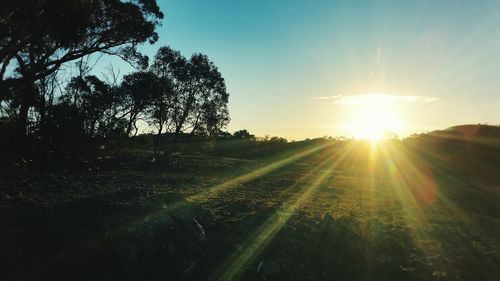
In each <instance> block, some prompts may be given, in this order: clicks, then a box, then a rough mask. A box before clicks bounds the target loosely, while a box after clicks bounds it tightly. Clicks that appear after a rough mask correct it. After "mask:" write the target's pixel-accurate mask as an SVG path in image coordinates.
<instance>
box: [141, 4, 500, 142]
mask: <svg viewBox="0 0 500 281" xmlns="http://www.w3.org/2000/svg"><path fill="white" fill-rule="evenodd" d="M158 3H159V4H160V7H161V9H162V11H163V12H164V13H165V19H164V21H163V24H162V26H161V27H160V28H159V29H158V33H159V35H160V39H159V41H158V42H157V43H156V44H155V45H153V46H144V47H142V48H141V49H142V50H143V51H144V52H146V53H147V54H149V55H150V56H153V55H154V53H155V52H156V50H157V49H158V47H160V46H164V45H169V46H171V47H172V48H174V49H177V50H180V51H181V52H182V54H183V55H184V56H186V57H189V56H190V55H191V54H192V53H195V52H201V53H204V54H207V55H208V56H209V58H210V59H211V60H212V61H214V62H215V64H216V65H217V66H218V68H219V70H220V72H221V73H222V75H223V77H224V78H225V80H226V85H227V88H228V91H229V93H230V101H229V111H230V116H231V122H230V124H229V126H228V131H230V132H233V131H235V130H238V129H248V130H249V131H250V132H252V133H254V134H256V135H258V136H264V135H271V136H283V137H286V138H288V139H295V140H299V139H304V138H308V137H309V138H313V137H320V136H346V137H352V136H354V135H355V134H356V131H355V130H354V129H353V128H354V127H356V126H354V125H353V124H354V123H356V122H358V123H361V125H360V126H370V125H372V124H373V122H367V121H366V120H367V119H368V121H369V119H371V117H373V120H376V121H377V122H385V121H387V120H386V119H384V118H381V117H380V116H381V115H384V114H385V113H388V112H390V114H391V117H390V118H392V119H391V120H392V121H396V123H397V126H396V127H397V128H395V131H396V133H397V134H399V135H400V136H406V135H409V134H411V133H419V132H425V131H430V130H435V129H444V128H446V127H450V126H453V125H459V124H471V123H472V124H477V123H488V124H495V125H497V124H500V33H499V29H500V1H459V0H454V1H451V0H450V1H444V0H441V1H424V0H419V1H412V0H406V1H354V0H352V1H331V0H330V1H320V0H310V1H305V0H303V1H294V0H284V1H271V0H260V1H259V0H252V1H250V0H249V1H243V0H242V1H232V0H226V1H222V0H213V1H206V0H199V1H194V0H159V1H158ZM373 108H377V110H373ZM384 116H385V115H384ZM363 118H364V119H363ZM393 119H395V120H393ZM356 120H357V121H356ZM387 122H389V121H387ZM358 125H359V124H358Z"/></svg>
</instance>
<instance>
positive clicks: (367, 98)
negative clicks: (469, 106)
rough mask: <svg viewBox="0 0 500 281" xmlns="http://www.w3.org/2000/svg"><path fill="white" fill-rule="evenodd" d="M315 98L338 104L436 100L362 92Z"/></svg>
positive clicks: (424, 97) (432, 99)
mask: <svg viewBox="0 0 500 281" xmlns="http://www.w3.org/2000/svg"><path fill="white" fill-rule="evenodd" d="M315 99H317V100H328V101H331V103H332V104H339V105H365V104H389V103H429V102H433V101H436V100H438V98H436V97H426V96H411V95H388V94H362V95H334V96H324V97H315Z"/></svg>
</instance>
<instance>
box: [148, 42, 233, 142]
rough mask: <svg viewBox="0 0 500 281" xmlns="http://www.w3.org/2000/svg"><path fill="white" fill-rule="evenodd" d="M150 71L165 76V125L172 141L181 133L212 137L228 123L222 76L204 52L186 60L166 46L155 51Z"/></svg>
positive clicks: (226, 96)
mask: <svg viewBox="0 0 500 281" xmlns="http://www.w3.org/2000/svg"><path fill="white" fill-rule="evenodd" d="M151 70H152V71H153V72H154V73H156V74H157V75H158V76H159V77H161V78H164V79H168V81H169V83H170V90H171V95H168V96H169V97H170V98H169V100H168V104H169V112H168V117H169V120H170V121H169V128H170V127H171V130H172V133H173V138H174V142H177V141H178V138H179V136H180V135H181V133H189V134H190V135H195V134H197V135H204V136H215V135H216V134H217V133H218V132H219V131H220V129H222V128H224V127H225V126H226V125H227V124H228V122H229V114H228V110H227V102H228V98H229V94H228V92H227V90H226V85H225V81H224V78H223V77H222V75H221V73H220V72H219V71H218V69H217V67H216V66H215V65H214V63H213V62H211V61H210V60H209V59H208V57H207V56H206V55H202V54H194V55H193V56H192V57H191V58H190V59H189V60H187V59H186V58H185V57H183V56H182V55H181V54H180V52H178V51H175V50H173V49H171V48H170V47H162V48H160V49H159V50H158V52H157V54H156V56H155V59H154V63H153V65H152V67H151Z"/></svg>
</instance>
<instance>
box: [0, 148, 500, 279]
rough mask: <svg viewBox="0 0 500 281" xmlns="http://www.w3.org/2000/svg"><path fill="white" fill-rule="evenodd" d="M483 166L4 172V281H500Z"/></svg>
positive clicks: (211, 160)
mask: <svg viewBox="0 0 500 281" xmlns="http://www.w3.org/2000/svg"><path fill="white" fill-rule="evenodd" d="M495 151H497V150H495ZM457 159H461V161H460V164H458V162H457V161H458V160H457ZM473 160H475V161H478V159H477V158H474V159H472V158H471V159H469V158H467V156H466V155H465V154H462V153H448V152H441V153H436V152H435V151H434V152H429V153H423V152H422V151H420V150H418V149H417V148H415V147H414V146H412V145H411V144H407V143H400V142H394V143H385V144H379V145H371V144H367V143H359V142H342V143H334V144H328V143H323V144H311V145H308V146H301V147H297V148H294V149H288V150H284V151H282V152H281V153H276V154H273V155H271V156H268V157H265V158H252V159H245V158H224V157H217V156H207V155H182V154H181V155H171V156H168V157H159V158H155V157H153V155H152V154H149V153H147V152H141V153H137V152H135V153H123V154H120V155H108V156H106V155H104V156H102V157H98V158H95V159H94V158H92V159H73V160H71V161H67V162H64V163H60V165H59V166H58V167H50V168H47V167H45V168H43V167H40V166H39V165H36V163H31V162H29V161H18V162H12V163H11V162H9V163H5V164H4V167H2V172H0V173H1V179H0V185H1V187H2V188H1V190H0V192H1V193H0V220H1V225H2V227H1V230H0V249H1V250H0V279H2V280H500V189H499V188H500V180H499V179H500V178H499V177H498V176H499V171H498V168H495V167H494V166H492V165H485V167H482V168H481V169H480V171H479V170H477V169H472V168H471V167H472V166H473V167H476V168H477V167H478V166H477V165H476V164H475V163H473V162H472V161H473ZM478 165H479V164H478ZM468 172H469V173H468Z"/></svg>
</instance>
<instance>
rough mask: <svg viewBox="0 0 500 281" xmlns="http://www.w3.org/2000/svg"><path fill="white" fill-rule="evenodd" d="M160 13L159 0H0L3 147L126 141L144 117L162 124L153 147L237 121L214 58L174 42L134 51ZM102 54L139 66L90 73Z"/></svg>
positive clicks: (209, 133) (65, 148)
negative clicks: (150, 51)
mask: <svg viewBox="0 0 500 281" xmlns="http://www.w3.org/2000/svg"><path fill="white" fill-rule="evenodd" d="M162 18H163V13H162V12H161V11H160V10H159V8H158V6H157V3H156V1H155V0H132V1H120V0H106V1H104V0H98V1H84V0H71V1H56V0H49V1H45V0H44V1H41V0H39V1H38V0H34V1H11V0H7V1H3V2H2V9H0V142H1V144H2V149H4V150H7V151H11V152H12V151H15V152H16V153H29V152H40V153H46V152H50V151H62V152H64V153H65V152H72V151H73V150H83V149H84V148H85V147H86V146H88V145H92V144H96V143H103V142H105V143H109V142H113V143H119V142H120V141H123V140H127V139H128V138H130V137H132V136H135V135H137V134H138V133H139V132H140V131H141V128H140V126H138V123H139V122H140V121H142V124H144V125H143V127H146V126H147V127H148V128H149V129H151V128H153V130H154V131H155V132H156V138H155V140H154V145H155V147H156V148H161V147H162V146H176V145H178V143H179V142H180V140H181V138H180V136H181V135H182V136H183V138H182V139H183V140H185V139H186V138H185V136H186V135H189V136H191V137H196V138H198V139H199V138H205V139H213V138H216V137H218V136H219V135H220V134H221V132H222V130H223V129H224V128H225V126H227V124H228V122H229V120H230V119H229V113H228V109H227V103H228V98H229V94H228V92H227V90H226V85H225V81H224V79H223V77H222V75H221V73H220V72H219V71H218V69H217V67H216V66H215V64H214V63H213V62H212V61H210V60H209V58H208V57H207V56H206V55H203V54H193V55H192V56H191V57H190V58H185V57H184V56H182V55H181V54H180V52H178V51H175V50H173V49H171V48H169V47H162V48H160V49H159V50H158V52H157V53H156V55H155V56H154V58H153V60H152V61H151V62H150V61H149V59H148V57H147V56H146V55H144V54H141V53H139V52H138V50H137V47H138V46H139V45H140V44H142V43H145V42H149V43H155V42H156V41H157V40H158V34H157V33H156V32H155V28H156V27H157V26H158V25H159V24H160V21H161V19H162ZM100 55H112V56H117V57H119V58H121V59H123V60H125V61H127V62H128V63H130V64H131V65H133V66H134V67H135V69H136V71H134V72H132V73H130V74H127V75H125V76H123V77H122V76H120V75H119V70H117V69H115V68H113V67H112V66H109V67H107V68H106V69H104V70H103V69H100V70H97V73H98V72H99V71H100V72H103V75H101V76H100V77H99V76H96V75H92V73H96V70H94V71H93V69H92V68H93V65H92V64H94V63H95V59H96V58H97V56H100ZM165 134H168V135H169V138H167V139H164V136H165ZM167 141H168V143H166V142H167Z"/></svg>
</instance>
